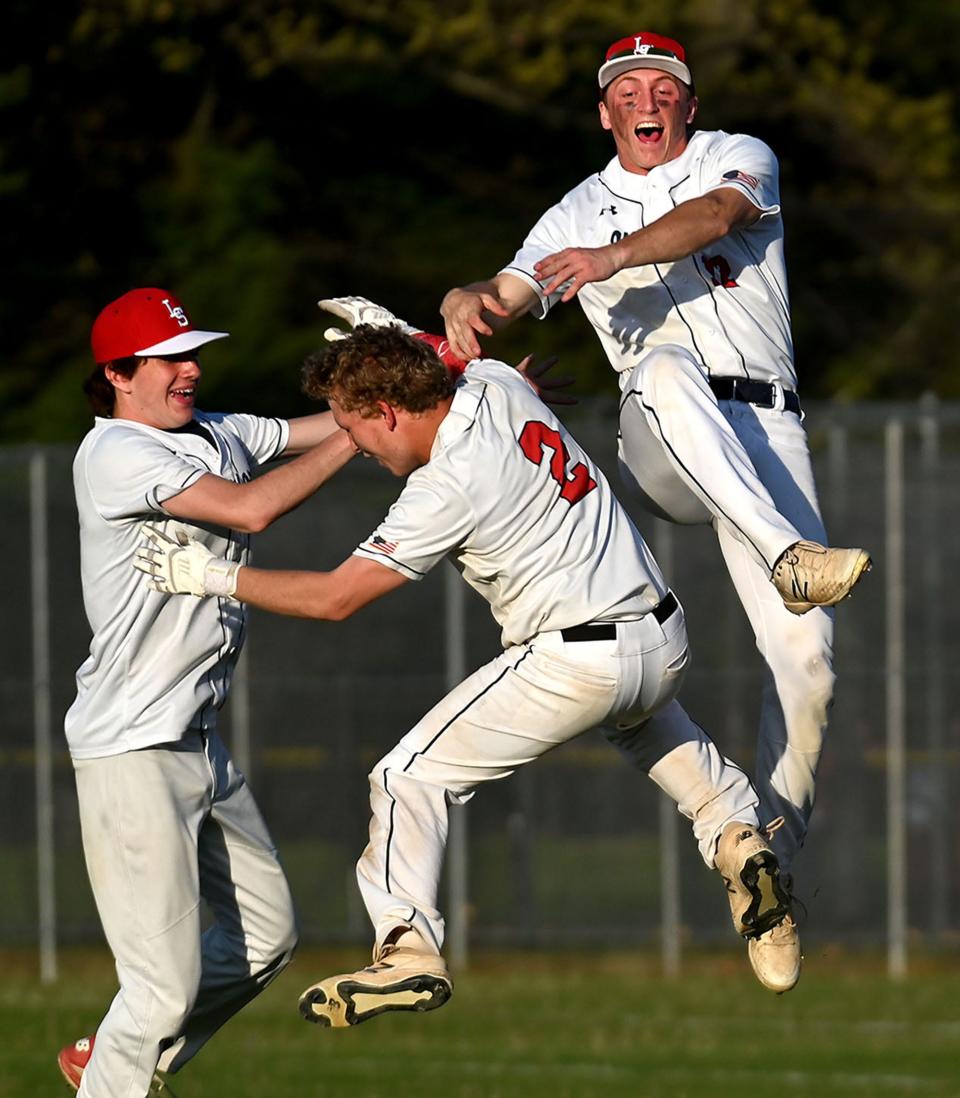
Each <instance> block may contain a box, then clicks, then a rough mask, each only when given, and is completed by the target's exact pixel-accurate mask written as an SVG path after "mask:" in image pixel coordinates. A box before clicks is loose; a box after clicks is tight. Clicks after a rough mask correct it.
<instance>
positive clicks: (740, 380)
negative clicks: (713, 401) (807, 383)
mask: <svg viewBox="0 0 960 1098" xmlns="http://www.w3.org/2000/svg"><path fill="white" fill-rule="evenodd" d="M709 381H710V388H711V389H712V390H713V392H714V395H715V396H716V398H717V400H742V401H743V402H744V403H745V404H756V405H757V407H758V408H773V407H774V406H775V405H776V403H777V387H776V385H771V384H770V383H769V382H768V381H750V380H748V379H747V378H745V377H711V378H710V379H709ZM783 406H784V408H785V409H786V410H787V411H788V412H794V413H796V415H800V397H799V396H798V395H797V394H796V393H795V392H794V391H793V390H792V389H784V390H783Z"/></svg>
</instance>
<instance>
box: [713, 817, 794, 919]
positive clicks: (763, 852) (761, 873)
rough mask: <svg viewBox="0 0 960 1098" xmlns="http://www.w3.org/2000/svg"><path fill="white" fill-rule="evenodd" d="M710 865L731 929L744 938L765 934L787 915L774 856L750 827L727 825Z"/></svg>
mask: <svg viewBox="0 0 960 1098" xmlns="http://www.w3.org/2000/svg"><path fill="white" fill-rule="evenodd" d="M714 864H715V865H716V867H717V869H718V870H719V872H720V876H721V877H722V878H723V883H724V885H725V886H726V889H727V893H728V899H729V900H730V912H731V915H732V916H733V925H734V928H735V930H736V932H737V933H738V934H740V935H742V936H743V937H744V938H757V937H759V936H760V935H761V934H765V933H766V932H767V931H768V930H770V929H771V928H772V927H774V926H776V925H777V924H778V923H780V922H782V921H783V919H784V918H785V917H786V916H787V915H789V914H790V894H789V892H788V891H787V889H786V888H785V887H784V885H783V882H782V881H781V880H780V863H779V861H778V860H777V856H776V854H774V852H773V850H772V849H771V848H770V844H769V843H768V842H767V840H766V838H765V837H764V836H763V834H762V833H761V832H760V831H758V830H757V828H755V827H753V826H752V825H751V824H747V823H740V822H738V821H734V822H733V823H729V824H727V826H726V827H725V828H724V829H723V834H722V835H721V836H720V841H719V843H718V844H717V854H716V857H715V858H714Z"/></svg>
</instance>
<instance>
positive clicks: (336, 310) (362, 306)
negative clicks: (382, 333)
mask: <svg viewBox="0 0 960 1098" xmlns="http://www.w3.org/2000/svg"><path fill="white" fill-rule="evenodd" d="M317 305H319V306H320V308H321V309H323V311H324V312H325V313H333V315H334V316H337V317H339V318H340V319H341V320H345V321H346V322H347V323H348V324H349V325H350V327H351V328H356V327H357V326H358V325H360V324H372V325H373V327H374V328H399V329H400V331H401V332H406V333H407V335H417V334H418V333H419V331H420V329H419V328H414V327H413V326H412V325H410V324H408V323H407V322H406V321H405V320H401V319H400V318H399V317H396V316H394V315H393V313H391V312H390V310H389V309H384V307H383V306H382V305H376V304H374V302H372V301H368V300H367V299H366V298H365V297H325V298H324V299H323V300H322V301H318V302H317ZM349 334H350V333H349V332H346V331H344V330H343V328H328V329H327V330H326V331H325V332H324V333H323V338H324V339H326V340H328V341H329V342H331V343H334V342H336V341H337V340H338V339H346V338H347V336H348V335H349Z"/></svg>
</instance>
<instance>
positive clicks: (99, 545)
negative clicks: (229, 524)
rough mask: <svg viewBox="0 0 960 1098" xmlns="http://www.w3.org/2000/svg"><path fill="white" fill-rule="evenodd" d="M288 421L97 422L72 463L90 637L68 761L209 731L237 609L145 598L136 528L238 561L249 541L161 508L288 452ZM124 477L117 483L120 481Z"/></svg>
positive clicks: (241, 620)
mask: <svg viewBox="0 0 960 1098" xmlns="http://www.w3.org/2000/svg"><path fill="white" fill-rule="evenodd" d="M287 437H288V426H287V423H286V422H285V421H283V420H279V419H262V418H259V417H257V416H249V415H217V414H205V413H202V412H198V413H197V414H196V416H195V418H194V423H193V424H192V425H191V427H190V429H186V430H180V431H163V430H160V429H158V428H154V427H148V426H146V425H145V424H142V423H136V422H134V421H132V420H126V419H120V420H113V419H99V418H98V419H97V420H96V423H95V425H94V427H93V428H92V430H91V431H90V432H89V433H88V434H87V436H86V438H85V439H84V440H83V442H82V443H81V445H80V448H79V450H78V451H77V456H76V458H75V460H74V465H73V475H74V488H75V491H76V498H77V510H78V512H79V519H80V559H81V571H82V580H83V597H84V607H85V609H86V613H87V619H88V620H89V622H90V628H91V629H92V631H93V639H92V641H91V644H90V655H89V657H88V658H87V660H86V661H85V662H84V663H83V665H82V666H81V667H80V669H79V670H78V672H77V697H76V700H75V701H74V703H73V705H72V706H71V707H70V710H69V711H68V713H67V715H66V720H65V729H66V735H67V742H68V745H69V747H70V752H71V755H72V756H73V758H75V759H85V758H97V757H101V756H106V755H114V754H118V753H120V752H124V751H130V750H134V749H136V748H142V747H148V746H151V745H153V744H158V743H165V742H170V741H174V740H177V739H179V738H180V737H181V736H182V735H183V734H184V733H185V732H186V731H187V730H188V729H192V730H195V731H199V730H204V731H207V730H210V729H212V728H214V727H215V725H216V713H217V710H218V709H219V708H220V706H221V705H222V704H223V702H224V699H225V697H226V692H227V689H228V686H229V681H230V676H231V674H232V672H233V668H234V666H235V664H236V661H237V658H238V656H239V653H240V648H241V645H242V643H243V639H244V633H245V626H246V611H245V608H244V607H243V605H242V604H240V603H237V602H234V601H232V600H228V599H187V598H176V597H171V596H169V595H164V594H161V593H159V592H156V591H151V590H149V589H148V588H147V586H146V585H145V584H144V583H142V582H141V577H140V574H139V573H138V572H136V571H135V570H134V569H133V568H131V567H130V562H131V560H132V559H133V555H134V550H135V549H136V546H137V544H138V543H139V542H140V541H141V540H142V535H141V534H140V524H141V523H142V522H149V523H155V524H156V525H158V527H159V528H161V529H166V530H168V531H169V530H170V529H172V528H175V527H178V526H182V527H183V528H184V529H186V530H187V532H188V533H190V534H191V535H192V536H193V537H195V538H197V539H198V540H200V541H201V542H202V543H203V544H204V545H206V546H207V547H208V548H209V549H210V550H211V551H212V552H214V553H215V554H217V556H221V557H226V558H227V559H229V560H237V561H241V562H243V563H246V561H247V558H248V555H249V537H248V535H246V534H239V533H237V532H236V531H233V530H226V529H223V528H220V527H214V526H195V525H193V524H191V523H186V522H181V521H180V520H176V519H172V518H170V517H169V516H168V515H167V514H166V512H165V511H164V507H163V505H164V502H165V501H166V500H168V499H170V498H171V497H172V496H175V495H177V494H178V493H179V492H182V491H183V490H184V489H186V488H188V487H190V485H191V484H193V483H195V482H196V481H197V480H198V479H199V478H200V477H201V476H203V474H204V473H213V474H215V475H216V476H220V477H224V478H225V479H227V480H232V481H234V482H237V483H241V482H243V481H246V480H249V479H250V476H251V474H252V472H253V471H254V470H255V469H256V467H257V465H258V464H260V463H262V462H265V461H267V460H269V459H270V458H274V457H276V456H278V455H279V454H280V453H282V451H283V450H284V449H285V447H286V444H287ZM118 472H122V475H118Z"/></svg>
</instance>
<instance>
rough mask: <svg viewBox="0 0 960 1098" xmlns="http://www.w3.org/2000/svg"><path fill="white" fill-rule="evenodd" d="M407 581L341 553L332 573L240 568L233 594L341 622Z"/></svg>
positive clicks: (255, 602)
mask: <svg viewBox="0 0 960 1098" xmlns="http://www.w3.org/2000/svg"><path fill="white" fill-rule="evenodd" d="M407 582H408V580H407V579H406V577H405V576H402V575H401V574H400V573H399V572H395V571H394V570H393V569H392V568H388V567H387V566H386V565H384V564H377V562H376V561H373V560H368V559H367V558H365V557H347V559H346V560H345V561H344V562H343V563H342V564H341V565H340V566H339V567H338V568H336V569H334V571H332V572H278V571H273V570H268V569H265V568H241V569H240V570H239V573H238V575H237V590H236V594H235V598H238V599H239V600H240V601H241V602H248V603H250V605H251V606H259V607H260V609H261V610H271V611H272V612H273V613H274V614H289V615H291V616H292V617H297V618H321V619H323V620H325V621H343V620H344V619H345V618H349V617H350V616H351V614H355V613H356V612H357V611H358V610H360V609H361V608H362V607H364V606H366V605H368V604H369V603H371V602H374V601H375V600H376V599H379V598H381V597H382V596H383V595H386V594H387V593H388V592H390V591H393V590H395V589H396V588H397V587H401V586H402V585H403V584H404V583H407Z"/></svg>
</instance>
